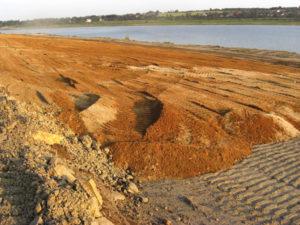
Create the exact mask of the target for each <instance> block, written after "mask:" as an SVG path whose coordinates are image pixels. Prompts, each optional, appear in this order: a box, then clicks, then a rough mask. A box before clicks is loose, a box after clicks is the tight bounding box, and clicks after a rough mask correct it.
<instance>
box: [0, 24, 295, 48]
mask: <svg viewBox="0 0 300 225" xmlns="http://www.w3.org/2000/svg"><path fill="white" fill-rule="evenodd" d="M0 32H3V33H27V34H28V33H29V34H37V33H43V34H53V35H63V36H78V37H110V38H125V37H129V38H130V39H132V40H138V41H150V42H172V43H175V44H192V45H219V46H224V47H241V48H258V49H270V50H286V51H290V52H297V53H300V26H266V25H264V26H258V25H247V26H238V25H234V26H232V25H190V26H187V25H184V26H114V27H72V28H43V29H16V30H0Z"/></svg>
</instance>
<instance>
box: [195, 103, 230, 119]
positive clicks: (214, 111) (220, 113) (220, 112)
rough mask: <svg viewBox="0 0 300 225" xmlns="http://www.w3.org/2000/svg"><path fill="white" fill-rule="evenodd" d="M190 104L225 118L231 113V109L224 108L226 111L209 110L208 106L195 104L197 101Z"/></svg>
mask: <svg viewBox="0 0 300 225" xmlns="http://www.w3.org/2000/svg"><path fill="white" fill-rule="evenodd" d="M190 102H191V103H192V104H194V105H196V106H198V107H201V108H203V109H206V110H208V111H210V112H213V113H216V114H218V115H220V116H225V115H226V114H227V113H229V112H231V109H225V108H224V109H219V110H215V109H212V108H209V107H207V106H205V105H203V104H200V103H198V102H195V101H190Z"/></svg>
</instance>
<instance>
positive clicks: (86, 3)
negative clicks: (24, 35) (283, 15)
mask: <svg viewBox="0 0 300 225" xmlns="http://www.w3.org/2000/svg"><path fill="white" fill-rule="evenodd" d="M274 6H297V7H298V6H300V0H213V1H208V0H206V1H205V0H50V1H49V0H0V20H10V19H20V20H24V19H35V18H50V17H51V18H52V17H71V16H87V15H106V14H125V13H136V12H146V11H149V10H155V11H156V10H160V11H169V10H176V9H178V10H197V9H209V8H229V7H230V8H236V7H274Z"/></svg>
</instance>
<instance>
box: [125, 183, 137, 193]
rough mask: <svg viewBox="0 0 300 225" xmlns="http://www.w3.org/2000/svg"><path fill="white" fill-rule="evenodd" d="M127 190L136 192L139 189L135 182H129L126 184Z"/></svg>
mask: <svg viewBox="0 0 300 225" xmlns="http://www.w3.org/2000/svg"><path fill="white" fill-rule="evenodd" d="M128 192H129V193H131V194H138V193H139V192H140V191H139V189H138V187H137V186H136V184H135V183H133V182H129V184H128Z"/></svg>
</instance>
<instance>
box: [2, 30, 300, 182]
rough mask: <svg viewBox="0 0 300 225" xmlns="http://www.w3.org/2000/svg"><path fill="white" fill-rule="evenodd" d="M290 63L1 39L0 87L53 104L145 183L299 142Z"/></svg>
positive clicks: (299, 106)
mask: <svg viewBox="0 0 300 225" xmlns="http://www.w3.org/2000/svg"><path fill="white" fill-rule="evenodd" d="M262 56H263V54H261V56H260V58H262ZM281 62H282V61H281ZM297 65H298V64H297V63H292V64H288V63H278V59H274V60H272V57H268V60H254V59H253V57H250V56H249V54H248V56H245V55H243V53H237V52H235V53H234V54H233V53H232V52H231V53H230V54H229V53H228V52H227V53H226V54H225V53H222V51H215V52H208V51H207V50H205V51H204V50H195V49H178V48H173V47H157V46H146V45H142V44H131V43H118V42H109V41H97V40H79V39H68V38H59V37H55V38H54V37H39V36H17V35H0V84H1V85H2V86H5V87H6V89H7V91H8V92H9V93H10V94H11V95H12V96H15V97H16V98H17V99H19V100H22V101H25V102H35V103H38V104H41V105H48V104H51V103H55V104H57V105H58V106H59V107H60V108H61V112H60V114H59V115H58V118H60V120H61V121H63V122H64V123H66V124H67V125H68V126H69V127H70V128H71V129H72V130H73V131H74V132H75V133H77V134H84V133H91V134H92V135H93V136H94V137H95V138H97V140H99V141H100V142H101V143H102V144H103V145H105V146H110V148H111V149H112V150H113V160H114V162H115V163H116V165H117V166H119V167H122V168H124V169H128V168H129V169H131V170H133V171H135V172H136V174H137V175H139V176H140V177H141V178H142V179H146V180H155V179H162V178H185V177H192V176H196V175H199V174H203V173H207V172H214V171H218V170H221V169H226V168H230V167H231V166H232V165H233V164H235V163H236V162H237V161H239V160H241V159H243V158H245V157H246V156H247V155H249V154H250V153H251V150H250V149H251V146H253V145H256V144H263V143H270V142H274V141H280V140H286V139H290V138H291V137H295V136H298V135H299V130H300V117H299V114H300V102H299V101H298V99H299V98H300V84H299V83H300V77H299V74H300V69H299V67H298V66H297Z"/></svg>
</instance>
